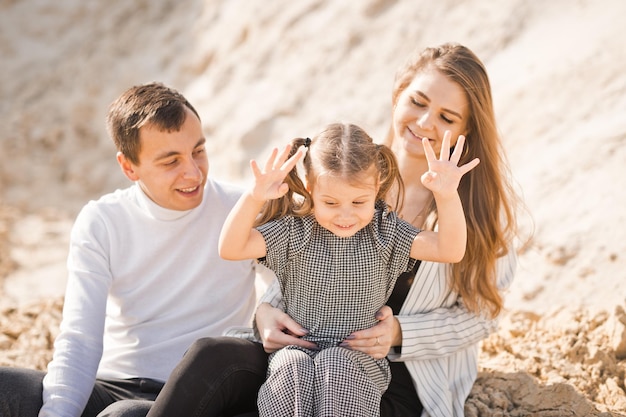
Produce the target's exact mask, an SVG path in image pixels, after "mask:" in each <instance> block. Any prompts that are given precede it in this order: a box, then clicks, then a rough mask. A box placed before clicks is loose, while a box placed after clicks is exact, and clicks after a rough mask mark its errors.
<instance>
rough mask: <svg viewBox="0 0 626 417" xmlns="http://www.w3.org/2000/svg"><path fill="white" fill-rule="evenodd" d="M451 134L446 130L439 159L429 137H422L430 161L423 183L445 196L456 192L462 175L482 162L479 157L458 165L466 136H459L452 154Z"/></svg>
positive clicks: (427, 158) (434, 192) (434, 191)
mask: <svg viewBox="0 0 626 417" xmlns="http://www.w3.org/2000/svg"><path fill="white" fill-rule="evenodd" d="M451 136H452V133H451V132H450V131H449V130H446V132H445V133H444V135H443V141H442V144H441V152H440V153H439V159H437V157H436V156H435V151H434V150H433V147H432V146H431V144H430V142H429V140H428V138H423V139H422V145H423V146H424V153H425V155H426V160H427V161H428V171H427V172H425V173H424V175H422V178H421V179H422V184H423V185H424V187H426V188H428V189H429V190H430V191H432V192H433V194H438V195H440V196H443V197H445V196H449V195H452V194H455V193H456V192H457V191H456V190H457V188H458V187H459V182H460V181H461V177H463V175H465V174H466V173H468V172H469V171H470V170H472V169H473V168H474V167H476V166H477V165H478V164H479V163H480V160H479V159H478V158H474V159H473V160H471V161H470V162H468V163H466V164H464V165H461V166H458V164H459V160H460V159H461V155H462V154H463V146H464V145H465V136H463V135H460V136H459V138H458V140H457V142H456V145H455V147H454V152H452V155H450V137H451Z"/></svg>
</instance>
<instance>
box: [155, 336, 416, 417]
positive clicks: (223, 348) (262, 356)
mask: <svg viewBox="0 0 626 417" xmlns="http://www.w3.org/2000/svg"><path fill="white" fill-rule="evenodd" d="M391 371H392V379H391V384H390V385H389V389H388V390H387V391H386V392H385V394H384V395H383V399H382V402H381V407H380V411H381V417H419V416H420V415H421V414H422V405H421V403H420V401H419V398H418V397H417V393H416V392H415V389H414V388H413V383H412V382H411V378H410V375H409V373H408V371H407V369H406V367H405V366H404V364H401V363H400V364H398V363H392V364H391ZM266 373H267V354H266V353H265V352H264V350H263V347H262V346H261V345H260V344H259V343H255V342H250V341H248V340H244V339H237V338H229V337H220V338H205V339H200V340H198V341H196V342H195V343H194V344H193V345H192V346H191V348H190V349H189V351H188V352H187V353H186V354H185V356H184V357H183V359H182V361H181V362H180V363H179V364H178V366H177V367H176V368H175V369H174V371H173V372H172V374H171V376H170V379H168V381H167V383H166V384H165V386H164V387H163V390H162V391H161V393H160V394H159V396H158V398H157V399H156V401H155V403H154V405H153V406H152V408H151V409H150V412H149V413H148V416H147V417H159V416H161V417H169V416H173V415H180V416H188V417H230V416H237V417H244V416H246V417H252V416H258V413H257V408H256V398H257V392H258V390H259V387H260V386H261V384H262V383H263V382H264V381H265V376H266Z"/></svg>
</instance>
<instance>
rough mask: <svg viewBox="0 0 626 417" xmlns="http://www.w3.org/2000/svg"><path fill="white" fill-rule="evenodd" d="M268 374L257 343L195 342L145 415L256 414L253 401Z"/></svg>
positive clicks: (222, 416)
mask: <svg viewBox="0 0 626 417" xmlns="http://www.w3.org/2000/svg"><path fill="white" fill-rule="evenodd" d="M266 373H267V354H266V353H265V351H264V350H263V346H262V345H261V344H260V343H256V342H251V341H249V340H245V339H238V338H234V337H215V338H204V339H200V340H197V341H196V342H194V343H193V344H192V345H191V347H190V348H189V350H188V351H187V353H185V356H184V357H183V359H182V361H181V362H180V363H179V364H178V365H177V366H176V368H174V371H173V372H172V374H171V375H170V378H169V379H168V380H167V383H166V384H165V386H164V387H163V390H162V391H161V394H160V395H159V396H158V398H157V400H156V401H155V403H154V405H153V406H152V408H151V409H150V413H149V414H148V417H157V416H163V417H171V416H175V415H178V416H188V417H200V416H202V417H230V416H238V417H244V416H246V417H248V416H249V417H252V416H258V413H257V408H256V397H257V391H258V390H259V387H260V386H261V384H262V383H263V381H265V375H266Z"/></svg>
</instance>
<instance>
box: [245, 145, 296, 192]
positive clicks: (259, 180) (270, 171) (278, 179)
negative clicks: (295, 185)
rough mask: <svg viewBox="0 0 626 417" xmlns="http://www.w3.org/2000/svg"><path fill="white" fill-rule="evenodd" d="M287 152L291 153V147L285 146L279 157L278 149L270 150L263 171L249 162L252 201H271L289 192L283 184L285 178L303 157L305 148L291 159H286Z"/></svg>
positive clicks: (254, 162) (252, 162) (256, 164)
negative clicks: (251, 177) (252, 177)
mask: <svg viewBox="0 0 626 417" xmlns="http://www.w3.org/2000/svg"><path fill="white" fill-rule="evenodd" d="M289 152H291V145H287V146H285V148H284V149H283V151H282V152H281V153H280V155H279V154H278V148H274V149H272V153H271V154H270V156H269V158H268V159H267V161H266V162H265V166H264V167H263V169H261V168H260V167H259V164H258V163H257V162H256V161H255V160H254V159H253V160H251V161H250V167H251V168H252V173H253V174H254V186H253V189H252V197H253V198H254V199H256V200H259V201H266V200H273V199H276V198H280V197H282V196H283V195H285V194H286V193H287V191H289V186H288V185H287V184H286V183H285V182H284V181H285V177H287V175H288V174H289V172H290V171H291V170H292V169H293V168H294V167H295V166H296V164H297V163H298V162H299V161H300V160H301V159H302V158H303V157H304V155H305V153H306V148H305V147H303V146H301V147H300V148H299V149H298V151H297V152H296V153H295V154H293V156H292V157H291V158H288V157H289Z"/></svg>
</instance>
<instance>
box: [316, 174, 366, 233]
mask: <svg viewBox="0 0 626 417" xmlns="http://www.w3.org/2000/svg"><path fill="white" fill-rule="evenodd" d="M377 193H378V181H377V177H376V175H373V174H370V173H369V172H368V173H363V174H362V175H361V176H360V177H358V178H351V181H347V180H346V179H345V178H339V177H335V176H332V175H328V174H321V175H319V176H318V177H317V178H316V181H315V185H314V187H313V189H312V190H311V197H312V199H313V213H314V215H315V220H317V222H318V223H319V224H320V225H321V226H322V227H323V228H325V229H327V230H329V231H330V232H332V233H334V234H335V235H336V236H339V237H351V236H353V235H355V234H356V233H357V232H358V231H359V230H361V229H363V228H364V227H365V226H367V225H368V224H369V223H370V222H371V221H372V218H373V216H374V209H375V203H376V195H377Z"/></svg>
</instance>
